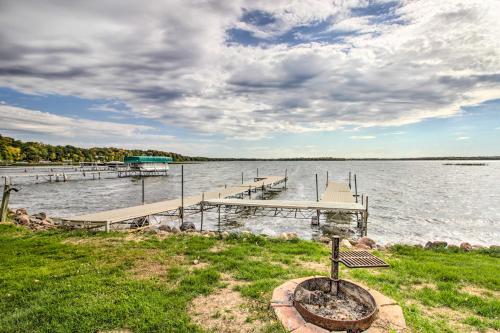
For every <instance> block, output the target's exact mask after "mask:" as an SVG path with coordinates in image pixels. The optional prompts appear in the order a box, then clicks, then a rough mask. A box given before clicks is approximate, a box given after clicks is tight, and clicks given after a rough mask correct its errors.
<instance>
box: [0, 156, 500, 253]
mask: <svg viewBox="0 0 500 333" xmlns="http://www.w3.org/2000/svg"><path fill="white" fill-rule="evenodd" d="M487 164H488V165H487V166H445V165H443V162H441V161H346V162H342V161H331V162H325V161H293V162H290V161H264V162H263V161H255V162H209V163H201V164H187V165H184V173H185V193H186V195H190V194H196V193H200V192H202V191H208V190H210V189H213V188H215V187H223V186H224V185H225V184H227V185H232V184H239V183H241V172H243V173H244V177H245V181H249V180H251V179H252V178H253V177H255V176H256V170H257V168H259V175H260V176H264V175H284V173H285V169H287V172H288V177H289V181H288V183H287V187H288V189H287V190H286V191H283V192H280V193H277V194H275V196H274V198H276V199H291V200H315V199H316V190H315V174H316V173H318V177H319V184H320V193H321V192H322V190H324V187H325V183H326V172H327V171H328V172H329V175H330V179H331V180H332V179H335V180H341V181H347V175H348V172H349V171H352V172H353V173H356V174H357V175H358V188H359V192H360V193H364V194H365V195H368V196H369V202H370V216H369V222H368V235H369V236H370V237H372V238H374V239H375V240H376V241H378V242H381V243H394V242H406V243H417V242H418V243H422V242H425V241H428V240H437V239H439V240H446V241H448V242H452V243H459V242H461V241H468V242H470V243H473V244H483V245H490V244H498V243H500V242H499V239H500V237H499V236H500V208H499V206H498V198H500V162H497V161H488V162H487ZM0 172H1V171H0ZM18 185H19V187H21V191H20V192H19V193H15V194H13V195H12V197H11V203H12V206H14V207H26V208H28V210H29V211H31V212H38V211H44V212H47V213H48V214H50V215H52V216H70V215H75V214H79V213H88V212H95V211H101V210H107V209H112V208H119V207H126V206H130V205H137V204H140V203H141V182H140V181H138V180H137V179H132V178H122V179H116V178H113V179H101V180H95V181H90V180H87V181H69V182H66V183H64V182H61V183H39V184H30V183H24V184H23V183H22V182H21V183H20V184H18ZM179 196H180V165H171V166H170V175H169V176H168V177H154V178H147V179H146V202H155V201H160V200H165V199H173V198H176V197H179ZM188 219H189V220H191V221H193V222H195V223H196V224H197V225H198V224H199V215H195V216H191V217H188ZM337 220H338V219H337ZM216 221H217V220H216V214H215V213H213V212H212V213H207V214H206V220H205V222H204V225H205V226H208V227H210V228H212V229H216ZM341 222H342V221H341ZM335 226H337V227H342V223H336V224H335ZM223 227H224V228H229V229H235V230H251V231H252V232H255V233H264V234H270V235H278V234H280V233H282V232H297V233H298V234H299V235H300V236H301V237H304V238H311V237H314V236H315V235H318V234H319V233H320V232H321V231H320V229H318V227H311V225H310V220H305V219H301V220H299V219H297V220H295V219H283V218H273V217H254V216H251V215H248V216H244V215H241V216H236V217H234V216H230V219H229V220H228V221H224V223H223Z"/></svg>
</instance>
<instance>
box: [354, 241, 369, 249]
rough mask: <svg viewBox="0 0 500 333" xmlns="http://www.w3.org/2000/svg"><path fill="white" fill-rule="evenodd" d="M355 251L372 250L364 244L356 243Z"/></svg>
mask: <svg viewBox="0 0 500 333" xmlns="http://www.w3.org/2000/svg"><path fill="white" fill-rule="evenodd" d="M356 249H358V250H371V249H372V248H371V247H369V246H368V245H366V244H363V243H358V244H356Z"/></svg>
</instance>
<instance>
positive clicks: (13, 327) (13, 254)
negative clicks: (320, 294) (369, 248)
mask: <svg viewBox="0 0 500 333" xmlns="http://www.w3.org/2000/svg"><path fill="white" fill-rule="evenodd" d="M214 249H216V250H214ZM379 255H380V256H382V257H384V258H385V259H386V260H387V261H388V262H390V264H391V268H389V269H377V270H368V269H362V270H350V271H348V270H347V269H344V268H343V269H342V273H343V275H344V276H348V277H350V278H353V279H356V280H359V281H363V282H364V283H366V284H368V285H370V286H372V287H374V288H376V289H378V290H380V291H381V292H383V293H385V294H387V295H388V296H390V297H392V298H394V299H395V300H397V301H398V302H399V303H400V304H401V306H402V307H403V310H404V313H405V318H406V320H407V323H408V325H409V327H410V328H411V329H412V330H413V331H415V332H454V331H456V330H454V329H456V327H457V326H456V325H458V324H459V325H462V326H461V327H462V328H464V327H465V328H467V329H468V330H469V331H471V330H477V331H482V330H487V329H496V330H498V329H499V312H500V310H499V301H498V300H497V298H498V297H495V296H498V290H499V278H498V274H497V273H498V266H499V254H498V252H495V251H483V252H480V251H474V252H472V253H463V252H460V251H448V250H439V251H429V250H423V249H418V248H415V247H406V246H396V247H393V248H391V250H390V251H384V252H382V253H379ZM328 257H329V249H328V248H327V247H326V246H324V245H322V244H318V243H314V242H309V241H302V240H294V241H282V240H278V239H273V238H267V237H260V236H252V235H246V236H241V237H237V236H231V237H230V238H228V239H226V240H219V239H217V238H208V237H202V236H197V235H176V236H170V237H167V238H165V239H159V238H158V237H156V236H155V235H151V234H145V235H143V236H141V241H134V240H133V239H130V238H128V237H126V235H125V234H123V233H109V234H105V233H91V232H85V231H72V232H68V231H60V230H52V231H46V232H37V233H34V232H31V231H27V230H24V229H21V228H18V227H15V226H13V225H0V262H1V263H2V264H1V267H2V269H1V270H0V313H2V316H0V332H71V331H78V332H96V331H98V330H112V329H125V328H126V329H130V330H131V331H133V332H203V331H205V329H206V328H203V327H200V326H197V325H195V323H194V322H193V321H192V320H191V318H190V316H189V314H188V310H187V309H188V306H189V304H190V302H191V301H192V300H193V299H194V298H196V297H198V296H201V295H208V294H210V293H213V292H214V291H215V290H216V289H217V288H221V287H223V286H224V281H223V276H231V277H232V278H233V279H235V280H237V281H239V282H241V283H238V284H237V286H236V287H235V289H236V290H237V291H239V292H240V294H241V295H242V296H243V297H244V298H245V299H246V300H247V301H248V306H249V307H250V308H251V317H249V318H247V320H248V321H253V320H259V321H260V322H262V327H260V328H261V329H262V331H264V332H282V331H283V329H282V328H281V326H280V325H279V323H277V322H276V320H275V319H274V318H273V316H272V313H271V312H270V310H269V307H268V304H269V300H270V297H271V293H272V290H273V289H274V288H275V287H276V286H278V285H280V284H281V283H283V282H284V281H286V280H289V279H292V278H296V277H301V276H308V275H313V274H318V273H323V274H327V273H328V266H327V263H328ZM195 259H196V260H199V261H200V262H202V263H204V265H203V266H201V268H199V269H192V266H193V265H192V262H193V260H195ZM148 262H150V263H158V264H162V265H163V266H161V267H164V270H165V272H163V273H164V274H156V275H155V274H153V275H152V276H148V277H141V278H138V277H137V276H136V275H134V269H136V268H137V267H138V266H140V265H141V264H143V263H148ZM307 262H315V263H320V264H324V269H321V267H322V266H321V265H317V264H316V265H314V266H313V265H305V264H304V263H307ZM310 267H320V269H319V270H320V271H318V270H317V268H316V269H312V268H310ZM465 286H474V287H476V288H480V290H481V291H483V292H484V294H480V295H477V294H474V295H472V294H469V293H468V292H466V291H464V289H463V288H464V287H465ZM442 308H446V309H449V310H450V311H451V312H452V313H455V312H457V313H459V314H463V316H462V317H460V318H459V319H457V320H456V322H455V321H452V320H451V319H450V318H446V317H443V316H440V315H439V313H438V314H437V315H435V314H429V309H431V310H432V309H442ZM219 315H220V314H219ZM213 317H214V318H216V317H217V313H214V314H213Z"/></svg>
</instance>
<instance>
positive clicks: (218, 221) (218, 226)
mask: <svg viewBox="0 0 500 333" xmlns="http://www.w3.org/2000/svg"><path fill="white" fill-rule="evenodd" d="M217 210H218V213H219V218H218V220H217V230H218V232H219V236H220V205H219V207H218V209H217Z"/></svg>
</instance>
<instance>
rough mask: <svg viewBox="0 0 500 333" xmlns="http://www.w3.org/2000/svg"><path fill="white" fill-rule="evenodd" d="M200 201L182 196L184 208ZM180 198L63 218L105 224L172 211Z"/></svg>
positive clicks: (212, 195)
mask: <svg viewBox="0 0 500 333" xmlns="http://www.w3.org/2000/svg"><path fill="white" fill-rule="evenodd" d="M284 180H285V177H282V176H269V177H266V178H265V179H262V180H259V181H256V182H250V183H244V184H241V185H236V186H231V187H227V188H220V189H216V190H213V191H210V192H205V200H207V199H218V198H226V197H230V196H235V195H238V194H241V193H244V192H245V191H248V190H249V189H252V190H253V189H257V188H262V186H264V187H271V186H274V185H276V184H278V183H281V182H283V181H284ZM201 201H202V195H201V194H198V195H194V196H188V197H184V208H186V207H189V206H193V205H197V204H199V203H200V202H201ZM181 205H182V203H181V198H178V199H173V200H166V201H160V202H155V203H151V204H145V205H139V206H133V207H126V208H119V209H113V210H108V211H103V212H98V213H94V214H85V215H80V216H73V217H68V218H63V219H62V220H63V221H65V222H69V223H71V222H73V223H82V222H83V223H89V224H105V223H110V224H112V223H117V222H122V221H127V220H131V219H135V218H140V217H144V216H148V215H155V214H160V213H165V212H168V211H173V210H176V209H178V208H179V207H181Z"/></svg>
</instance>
